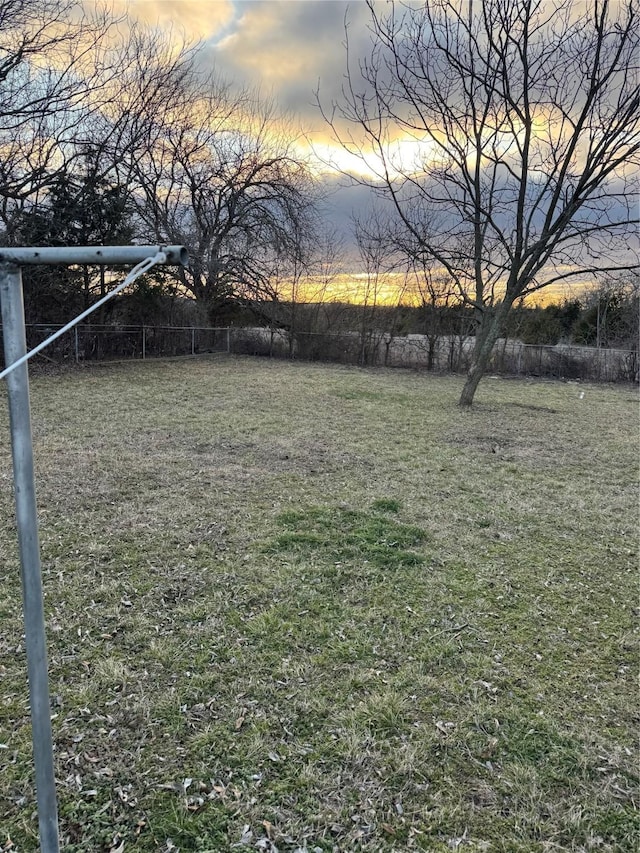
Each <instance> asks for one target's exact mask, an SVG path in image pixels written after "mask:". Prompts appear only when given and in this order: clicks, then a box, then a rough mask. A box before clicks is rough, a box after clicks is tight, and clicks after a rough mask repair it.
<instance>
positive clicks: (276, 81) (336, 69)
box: [115, 0, 371, 257]
mask: <svg viewBox="0 0 640 853" xmlns="http://www.w3.org/2000/svg"><path fill="white" fill-rule="evenodd" d="M115 2H116V6H119V7H120V8H122V9H126V10H127V14H128V15H131V16H134V17H136V18H138V19H139V20H140V21H141V22H143V23H146V24H149V25H151V26H159V27H160V28H162V29H164V30H170V29H173V31H174V32H175V33H176V37H177V38H178V37H179V35H180V31H181V30H182V31H184V33H185V34H186V36H187V37H188V38H189V39H193V40H199V41H200V43H201V44H202V52H201V59H200V61H201V62H202V63H203V64H204V66H205V67H206V68H207V69H209V68H214V69H215V70H216V71H217V73H218V74H219V75H220V76H221V77H223V78H224V79H226V80H228V81H230V82H231V83H234V84H236V85H238V86H239V87H242V86H249V87H257V88H259V90H260V92H261V93H262V94H263V95H264V96H265V97H272V98H273V100H274V101H275V102H276V103H277V104H278V106H279V107H280V108H281V109H282V110H285V111H287V113H288V115H289V121H290V122H291V126H292V128H296V129H297V128H303V129H304V131H305V137H306V138H307V139H310V140H312V142H313V146H314V149H315V151H317V152H319V153H320V154H322V155H324V157H325V158H326V159H328V160H333V161H334V162H337V163H338V164H339V165H341V166H343V167H347V168H353V167H354V166H355V165H356V164H355V162H354V161H351V162H349V161H348V160H347V159H345V157H347V155H346V154H345V152H344V151H343V150H342V149H341V148H340V147H339V146H338V145H337V144H336V143H335V142H333V141H332V136H331V130H330V128H329V127H328V125H327V123H326V122H325V120H324V119H323V117H322V115H321V113H320V110H319V109H318V106H317V96H316V93H318V95H319V97H320V100H321V102H322V103H323V104H324V105H325V106H327V107H329V108H330V105H331V103H332V102H333V101H339V100H340V93H341V87H342V85H343V84H344V80H345V71H346V61H347V57H346V50H345V27H346V28H348V34H349V36H348V37H349V46H350V52H351V53H352V56H354V57H358V56H366V55H367V54H368V53H369V50H368V48H369V47H370V45H371V36H370V32H369V28H368V25H369V16H370V13H369V10H368V8H367V5H366V3H365V2H364V0H351V2H344V0H115ZM296 133H297V130H296ZM325 180H326V181H327V183H328V184H330V185H331V187H332V188H333V189H334V190H335V192H334V193H333V194H332V195H331V197H330V198H329V199H328V200H327V202H326V203H325V207H326V211H327V217H328V219H329V220H330V221H331V224H332V225H333V226H334V227H335V228H336V229H337V230H340V231H342V232H343V233H344V234H345V236H346V237H348V238H349V239H350V240H351V242H352V238H350V236H349V235H350V230H351V223H350V217H351V215H352V213H354V212H355V213H357V214H359V215H363V213H366V211H367V209H368V206H369V205H370V203H371V202H370V194H369V192H368V190H366V189H365V188H363V187H350V188H346V187H344V186H339V185H340V183H344V181H342V182H340V181H339V180H338V178H337V177H336V176H333V177H325ZM351 254H352V257H355V255H356V252H355V249H354V248H353V249H352V251H351Z"/></svg>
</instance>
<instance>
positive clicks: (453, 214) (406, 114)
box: [324, 0, 640, 406]
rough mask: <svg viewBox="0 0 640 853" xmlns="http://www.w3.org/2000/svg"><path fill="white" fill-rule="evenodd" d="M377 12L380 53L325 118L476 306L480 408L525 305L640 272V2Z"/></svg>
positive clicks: (411, 245)
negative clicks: (503, 342)
mask: <svg viewBox="0 0 640 853" xmlns="http://www.w3.org/2000/svg"><path fill="white" fill-rule="evenodd" d="M368 2H369V8H370V15H371V34H372V42H371V50H370V53H369V55H368V57H367V58H366V59H365V60H364V61H363V62H361V63H360V64H358V65H357V66H356V67H353V63H352V60H351V57H350V56H348V60H347V62H348V71H347V78H346V83H345V86H344V88H343V97H342V99H341V102H340V104H338V105H334V106H333V109H332V110H331V111H328V110H324V115H325V118H326V119H327V120H328V121H329V123H330V124H331V126H332V127H333V129H334V132H335V135H336V137H337V138H338V139H339V140H340V142H341V143H342V144H343V145H344V147H346V148H347V149H348V150H349V151H351V152H352V153H356V154H357V155H359V156H360V157H361V158H363V159H364V160H366V161H367V170H368V172H369V173H370V172H372V171H374V172H375V174H377V181H375V182H374V186H375V188H376V190H377V191H378V192H379V193H380V194H381V195H383V196H384V197H385V198H386V199H387V200H390V201H391V203H392V205H393V208H394V210H395V215H396V219H397V223H398V226H399V228H400V229H401V230H402V231H403V233H404V239H405V243H406V247H407V250H408V251H410V252H411V254H412V255H413V256H414V257H416V258H420V256H422V255H424V256H426V257H427V258H428V259H429V260H430V261H433V262H435V264H436V265H437V266H440V267H441V268H442V269H443V270H444V271H446V273H447V274H448V275H449V276H450V278H451V280H452V281H453V282H454V283H455V285H456V287H457V289H458V291H459V294H460V297H461V298H462V299H463V300H464V301H465V302H466V303H467V304H469V305H471V306H473V309H474V311H475V317H476V342H475V349H474V354H473V358H472V364H471V368H470V370H469V373H468V377H467V381H466V383H465V386H464V389H463V391H462V395H461V398H460V403H461V405H463V406H469V405H471V403H472V401H473V398H474V395H475V392H476V389H477V386H478V383H479V381H480V379H481V377H482V375H483V373H484V371H485V369H486V367H487V364H488V361H489V358H490V355H491V351H492V348H493V345H494V343H495V341H496V340H497V338H498V336H499V334H500V329H501V326H502V325H503V323H504V320H505V318H506V317H507V315H508V313H509V311H510V309H511V306H512V305H513V304H514V302H515V301H516V300H518V299H520V298H521V297H523V296H527V295H529V294H531V293H534V292H535V291H538V290H541V289H542V288H545V287H549V286H550V285H552V284H554V283H558V282H561V281H564V282H566V281H570V280H571V279H572V278H575V279H576V280H580V279H582V280H584V278H585V277H586V276H589V275H591V274H594V273H596V272H597V273H602V272H603V271H608V272H614V271H619V270H624V269H632V268H637V267H638V265H639V264H638V256H637V252H635V251H634V250H633V243H634V240H637V232H636V228H637V224H638V210H637V196H636V192H637V173H636V171H635V170H636V168H637V165H638V155H639V151H640V94H639V89H638V59H639V55H640V54H639V50H638V14H639V11H638V5H637V2H636V0H619V2H611V1H610V0H593V2H591V3H589V4H587V5H585V4H583V3H578V2H573V0H484V2H477V0H466V1H465V2H463V0H429V2H428V3H425V4H424V5H421V6H419V7H415V6H412V5H411V6H405V5H404V4H402V5H400V4H397V5H396V4H392V6H391V11H390V12H386V11H385V12H384V13H383V12H378V10H377V8H376V7H375V5H374V3H373V2H372V0H368ZM385 9H388V6H385ZM347 48H348V39H347Z"/></svg>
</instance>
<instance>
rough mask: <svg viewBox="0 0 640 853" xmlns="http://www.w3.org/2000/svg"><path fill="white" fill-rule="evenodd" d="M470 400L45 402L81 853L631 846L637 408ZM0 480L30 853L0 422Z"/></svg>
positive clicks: (263, 378) (341, 372) (138, 381)
mask: <svg viewBox="0 0 640 853" xmlns="http://www.w3.org/2000/svg"><path fill="white" fill-rule="evenodd" d="M460 382H461V380H460V379H457V378H452V377H430V376H425V375H421V374H418V373H413V372H404V371H383V370H380V371H363V370H358V369H354V368H343V367H331V366H326V365H325V366H320V365H306V364H290V363H281V362H270V361H261V360H251V359H243V358H226V357H221V358H213V359H203V360H201V361H190V362H180V363H176V362H157V363H147V364H144V365H143V364H137V365H124V366H112V367H94V368H90V369H85V370H80V371H77V372H70V373H62V374H60V375H54V376H48V377H43V378H37V377H36V378H35V379H34V380H33V382H32V398H33V420H34V437H35V450H36V459H37V479H38V501H39V507H40V524H41V541H42V552H43V572H44V584H45V591H46V609H47V620H48V639H49V649H50V671H51V689H52V699H53V704H54V712H55V718H54V723H53V725H54V738H55V742H56V768H57V775H58V780H59V799H60V825H61V835H62V838H63V848H64V850H65V851H67V853H75V851H78V852H79V851H87V853H88V851H116V850H120V849H122V851H130V850H131V851H133V850H136V851H138V850H139V851H165V853H168V852H169V851H171V850H176V849H179V850H181V851H220V853H223V851H233V850H243V849H244V850H247V851H250V850H255V849H258V850H272V851H273V850H275V849H276V848H277V849H278V850H279V851H281V853H282V851H296V850H307V851H316V850H320V851H339V853H342V852H343V851H344V852H345V853H346V851H355V850H362V851H405V850H407V851H409V850H425V851H439V850H442V851H445V850H451V849H458V848H459V849H461V850H469V851H473V850H476V851H481V850H485V851H493V850H496V851H523V853H524V851H547V850H549V851H550V850H554V851H555V850H558V851H562V850H573V851H582V850H585V851H586V850H600V851H626V850H629V851H631V850H634V849H636V845H637V842H638V819H637V812H636V805H637V784H638V781H637V775H636V768H637V763H636V762H637V755H636V746H637V737H636V726H637V701H636V700H637V693H636V692H635V689H634V687H633V678H634V676H635V673H636V672H637V663H638V657H637V633H636V630H637V626H636V624H635V622H634V616H636V615H637V602H638V589H637V581H638V574H637V544H638V542H637V520H638V519H637V487H638V464H637V455H636V450H637V424H638V421H637V414H638V400H637V393H636V392H635V391H634V390H631V389H628V388H613V387H605V386H580V388H578V387H577V386H576V385H573V384H563V383H546V382H524V381H523V382H520V381H518V382H515V381H504V380H491V379H487V380H486V382H485V384H484V386H483V387H482V388H481V391H480V393H479V397H478V405H477V407H476V408H475V409H474V410H473V411H471V412H462V411H460V410H459V409H458V408H457V407H456V405H455V400H456V399H457V394H458V390H459V386H460ZM579 390H583V391H585V396H584V398H583V399H580V397H579V393H578V392H579ZM5 410H6V407H5ZM0 478H1V479H2V483H3V484H4V487H3V489H2V492H1V495H0V518H2V519H4V520H5V523H4V524H2V526H1V528H0V553H1V554H2V559H1V562H0V582H1V583H2V588H3V597H2V601H1V602H0V620H1V621H0V625H1V626H2V627H1V628H0V661H1V663H0V743H1V744H2V745H3V748H2V749H0V771H1V772H0V798H1V802H0V850H1V849H3V844H4V849H5V850H12V851H13V853H28V851H32V850H36V849H37V847H36V841H35V832H36V826H37V824H36V822H35V821H34V816H33V811H34V796H33V790H32V782H31V775H32V774H31V768H30V747H29V740H30V730H29V724H28V723H29V721H28V703H27V697H26V693H25V660H24V653H23V645H22V640H21V632H22V626H21V607H20V591H19V581H18V575H19V571H18V563H17V554H16V546H15V529H14V527H13V507H12V502H11V491H10V482H11V478H10V460H9V451H8V430H7V424H6V419H2V420H0ZM403 555H407V556H403ZM9 839H10V841H9ZM123 843H124V846H123ZM11 845H13V846H11Z"/></svg>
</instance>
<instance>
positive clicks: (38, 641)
mask: <svg viewBox="0 0 640 853" xmlns="http://www.w3.org/2000/svg"><path fill="white" fill-rule="evenodd" d="M0 303H1V308H2V325H3V333H4V356H5V363H6V365H7V366H9V365H11V364H13V363H14V362H16V361H17V360H18V359H19V358H22V356H23V355H25V353H26V351H27V344H26V332H25V324H24V303H23V295H22V275H21V272H20V268H19V267H17V266H14V265H13V264H9V263H0ZM6 379H7V390H8V398H9V419H10V430H11V453H12V457H13V480H14V492H15V504H16V520H17V525H18V543H19V547H20V567H21V577H22V597H23V608H24V623H25V639H26V649H27V669H28V674H29V699H30V704H31V726H32V737H33V759H34V764H35V774H36V795H37V800H38V824H39V828H40V848H41V850H42V853H59V849H60V848H59V841H58V809H57V805H56V788H55V775H54V768H53V740H52V736H51V710H50V705H49V679H48V672H47V649H46V640H45V625H44V604H43V599H42V572H41V567H40V543H39V541H38V520H37V513H36V490H35V478H34V471H33V442H32V437H31V412H30V406H29V371H28V367H27V364H26V362H25V363H24V364H22V365H20V366H19V367H17V368H16V369H15V370H14V371H13V372H12V373H9V374H8V376H7V377H6Z"/></svg>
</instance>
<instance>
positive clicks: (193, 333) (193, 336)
mask: <svg viewBox="0 0 640 853" xmlns="http://www.w3.org/2000/svg"><path fill="white" fill-rule="evenodd" d="M195 354H196V330H195V329H191V355H195Z"/></svg>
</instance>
